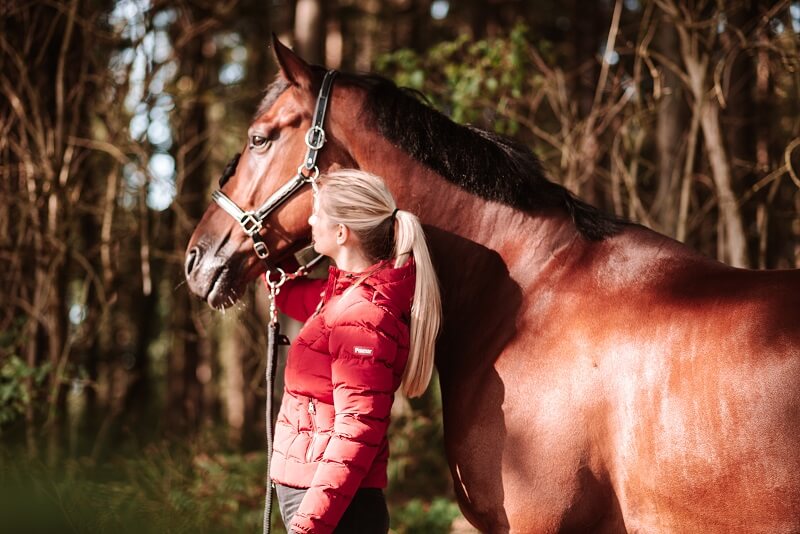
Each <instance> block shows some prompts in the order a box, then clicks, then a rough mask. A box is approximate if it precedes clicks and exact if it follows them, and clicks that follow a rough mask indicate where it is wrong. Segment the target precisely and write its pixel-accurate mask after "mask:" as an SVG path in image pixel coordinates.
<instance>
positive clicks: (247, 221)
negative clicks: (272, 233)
mask: <svg viewBox="0 0 800 534" xmlns="http://www.w3.org/2000/svg"><path fill="white" fill-rule="evenodd" d="M239 224H241V225H242V229H243V230H244V233H246V234H247V235H248V236H249V237H253V234H255V233H257V232H260V231H261V220H260V219H259V218H258V217H256V215H255V214H254V213H253V212H252V211H248V212H246V213H245V214H244V215H242V218H241V219H239Z"/></svg>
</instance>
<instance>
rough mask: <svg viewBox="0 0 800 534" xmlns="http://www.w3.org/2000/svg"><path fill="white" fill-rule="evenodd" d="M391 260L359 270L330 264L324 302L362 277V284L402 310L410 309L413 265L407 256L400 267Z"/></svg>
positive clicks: (412, 291)
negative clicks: (347, 269) (353, 270)
mask: <svg viewBox="0 0 800 534" xmlns="http://www.w3.org/2000/svg"><path fill="white" fill-rule="evenodd" d="M393 264H394V259H389V260H382V261H379V262H377V263H375V264H373V265H371V266H369V267H367V268H366V269H364V270H363V271H361V272H351V271H344V270H342V269H339V268H338V267H336V266H334V265H331V266H330V267H329V268H328V284H327V286H326V290H325V302H327V301H328V300H329V299H330V298H332V297H334V296H337V295H341V294H342V293H344V292H345V291H346V290H347V289H348V288H349V287H351V286H352V285H353V284H355V283H356V282H358V281H359V280H361V282H360V283H361V285H365V286H369V287H371V288H373V289H374V290H375V292H376V293H380V294H381V295H383V296H384V297H386V299H387V300H389V301H390V302H393V303H394V304H395V305H396V306H397V307H398V308H399V310H400V311H401V312H407V311H408V310H410V309H411V300H412V299H413V298H414V284H415V281H416V264H415V263H414V258H413V257H412V258H410V259H409V260H408V261H407V262H406V263H405V264H404V265H402V266H401V267H394V266H393Z"/></svg>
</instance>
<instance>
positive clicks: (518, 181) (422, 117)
mask: <svg viewBox="0 0 800 534" xmlns="http://www.w3.org/2000/svg"><path fill="white" fill-rule="evenodd" d="M312 68H314V70H315V74H319V76H318V77H319V79H321V78H322V73H323V72H324V70H323V69H322V67H318V66H313V67H312ZM281 80H282V78H278V80H276V82H274V83H273V84H272V85H270V88H268V90H267V95H266V96H265V98H264V101H262V103H261V105H260V106H259V110H260V111H261V110H264V111H265V110H266V109H269V106H271V105H272V103H273V102H274V100H275V98H277V95H279V94H280V93H281V92H283V91H284V90H285V89H286V87H285V85H284V84H285V83H286V82H281ZM337 81H338V82H343V83H345V84H350V85H354V86H356V87H360V88H362V89H364V90H365V91H366V93H367V100H366V102H365V104H364V108H363V110H362V114H363V115H364V116H363V117H362V120H364V122H366V123H367V124H370V125H371V126H372V127H374V128H376V129H377V130H378V131H379V132H380V133H381V135H383V136H384V137H386V138H387V139H388V140H389V141H390V142H392V143H393V144H394V145H395V146H397V147H398V148H400V149H401V150H403V151H405V152H407V153H408V154H409V155H410V156H411V157H412V158H414V159H415V160H417V161H419V162H420V163H422V164H424V165H426V166H427V167H429V168H430V169H432V170H434V171H435V172H437V173H438V174H440V175H441V176H443V177H444V178H445V179H447V180H449V181H450V182H452V183H454V184H456V185H458V186H460V187H462V188H464V189H466V190H467V191H469V192H470V193H473V194H475V195H477V196H479V197H481V198H484V199H486V200H493V201H497V202H501V203H504V204H506V205H509V206H511V207H513V208H516V209H519V210H521V211H526V212H536V211H542V210H546V209H558V210H565V211H566V212H567V213H569V215H570V217H571V218H572V220H573V221H574V223H575V226H576V228H577V229H578V231H579V232H580V233H581V235H582V236H584V237H585V238H587V239H590V240H593V241H600V240H603V239H605V238H606V237H609V236H612V235H614V234H616V233H617V232H618V231H619V230H620V228H621V226H622V223H623V222H624V221H623V220H622V219H620V218H618V217H616V216H614V215H611V214H607V213H605V212H602V211H600V210H599V209H597V208H595V207H594V206H591V205H589V204H587V203H586V202H583V201H582V200H580V199H578V198H577V197H576V196H575V195H573V194H572V193H571V192H570V191H569V190H567V189H566V188H565V187H564V186H562V185H560V184H557V183H555V182H552V181H550V180H548V179H547V178H546V177H545V175H544V171H543V169H542V166H541V163H540V162H539V160H538V158H537V157H536V156H535V155H534V154H533V152H532V151H531V150H530V149H529V148H528V147H526V146H524V145H522V144H520V143H518V142H516V141H513V140H511V139H509V138H507V137H504V136H502V135H498V134H496V133H493V132H489V131H487V130H484V129H482V128H477V127H474V126H469V125H467V126H464V125H461V124H457V123H455V122H453V121H452V120H451V119H450V118H448V117H447V116H445V115H444V114H443V113H441V112H439V111H437V110H436V109H434V108H433V107H432V106H431V105H430V103H429V102H428V101H427V99H426V98H425V96H424V95H423V94H422V93H420V92H419V91H416V90H413V89H408V88H401V87H398V86H397V85H396V84H395V83H394V82H392V81H391V80H388V79H386V78H384V77H382V76H378V75H374V74H349V73H339V74H338V76H337ZM276 92H277V94H276ZM268 99H269V100H271V101H270V102H269V103H268V105H267V100H268Z"/></svg>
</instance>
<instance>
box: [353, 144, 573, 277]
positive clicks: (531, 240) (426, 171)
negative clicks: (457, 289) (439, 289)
mask: <svg viewBox="0 0 800 534" xmlns="http://www.w3.org/2000/svg"><path fill="white" fill-rule="evenodd" d="M362 135H369V134H363V133H362ZM369 137H370V138H369V139H367V140H364V139H360V140H359V141H358V142H351V143H350V145H349V146H355V147H365V148H366V149H364V150H356V151H354V153H353V156H354V159H355V160H356V161H357V163H358V165H359V167H361V168H362V169H364V170H367V171H370V172H373V173H375V174H377V175H379V176H382V177H384V178H385V179H386V180H387V182H388V183H389V186H390V188H391V189H392V191H393V193H394V195H395V198H396V199H397V203H398V206H399V207H400V208H401V209H402V208H405V209H408V210H409V211H412V212H413V213H415V214H416V215H417V216H418V217H419V218H420V220H421V221H422V222H423V224H425V225H426V226H428V230H429V231H428V233H429V234H431V230H432V229H433V234H434V235H433V236H430V235H429V239H431V238H432V239H431V243H430V245H431V248H432V249H434V254H435V253H436V252H437V251H436V248H437V247H440V248H442V247H443V248H448V247H449V248H451V249H452V248H453V247H455V248H462V247H460V246H459V245H458V244H456V243H454V241H457V240H459V239H463V240H467V241H469V242H471V243H472V244H473V245H475V246H478V247H483V248H485V249H487V250H489V251H493V252H494V253H496V254H497V255H499V257H500V258H501V259H502V261H503V263H504V264H505V266H506V269H507V270H508V272H509V273H511V275H512V276H513V277H514V278H515V279H516V280H517V281H518V283H520V284H523V285H527V283H530V282H532V281H533V275H535V274H536V273H537V272H540V271H541V268H542V267H543V266H544V265H545V264H546V263H548V262H550V261H551V260H552V259H553V257H554V255H555V254H556V253H557V252H558V251H559V250H561V249H564V248H565V247H567V246H574V245H575V243H576V237H577V236H578V232H577V229H576V228H575V226H574V225H573V224H572V221H571V220H570V218H569V216H568V215H567V214H566V213H561V212H559V211H557V210H552V211H549V212H542V213H526V212H522V211H520V210H518V209H515V208H513V207H511V206H508V205H506V204H502V203H499V202H494V201H489V200H486V199H483V198H481V197H478V196H477V195H474V194H472V193H470V192H468V191H466V190H465V189H463V188H461V187H459V186H457V185H455V184H453V183H452V182H450V181H448V180H446V179H445V178H443V177H442V176H441V175H439V174H437V173H436V172H434V171H433V170H431V169H430V168H428V167H426V166H425V165H423V164H421V163H419V162H418V161H416V160H414V159H413V158H411V157H410V156H409V155H408V154H406V153H405V152H403V151H401V150H399V149H398V148H396V147H395V146H393V145H392V144H391V143H389V142H388V141H387V140H386V139H385V138H383V137H382V136H380V135H377V134H375V133H372V134H371V135H369ZM448 235H449V236H450V237H451V238H452V239H450V240H448V239H447V237H448ZM463 245H465V246H466V244H463ZM466 248H469V247H466ZM448 252H451V251H447V250H442V251H440V254H441V253H448ZM480 256H481V255H480V254H477V255H468V256H464V257H461V258H459V260H460V261H461V267H460V268H459V271H460V272H461V273H462V274H463V273H470V272H472V271H473V270H474V269H473V267H479V266H480V264H481V263H482V262H481V261H480ZM473 263H475V264H476V265H472V264H473ZM440 274H442V273H440ZM453 280H455V281H456V283H460V282H462V281H463V280H462V276H456V277H455V278H453ZM444 282H445V283H446V281H444Z"/></svg>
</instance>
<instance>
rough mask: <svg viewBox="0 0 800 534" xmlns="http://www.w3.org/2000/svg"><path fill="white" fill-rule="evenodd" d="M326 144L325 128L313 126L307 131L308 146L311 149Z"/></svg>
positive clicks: (316, 148) (317, 148)
mask: <svg viewBox="0 0 800 534" xmlns="http://www.w3.org/2000/svg"><path fill="white" fill-rule="evenodd" d="M324 144H325V130H323V129H322V127H321V126H312V127H311V128H309V129H308V131H307V132H306V146H307V147H308V148H310V149H311V150H319V149H320V148H322V146H323V145H324Z"/></svg>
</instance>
